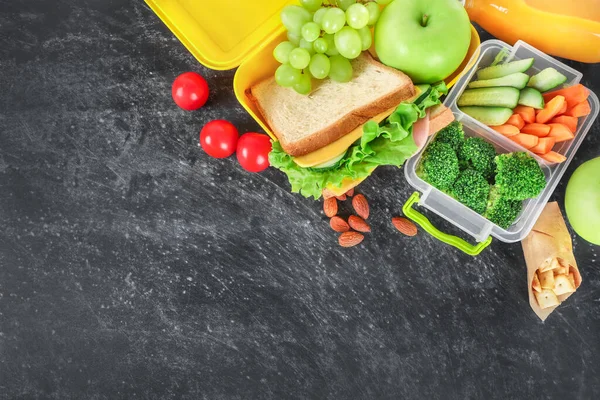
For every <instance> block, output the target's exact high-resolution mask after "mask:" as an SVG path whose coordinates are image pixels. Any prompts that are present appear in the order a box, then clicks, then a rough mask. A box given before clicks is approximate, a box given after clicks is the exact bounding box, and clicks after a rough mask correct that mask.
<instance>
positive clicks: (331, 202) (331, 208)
mask: <svg viewBox="0 0 600 400" xmlns="http://www.w3.org/2000/svg"><path fill="white" fill-rule="evenodd" d="M323 211H324V212H325V215H327V216H328V217H329V218H331V217H333V216H334V215H336V214H337V213H338V204H337V200H336V199H335V197H331V198H329V199H325V201H324V202H323Z"/></svg>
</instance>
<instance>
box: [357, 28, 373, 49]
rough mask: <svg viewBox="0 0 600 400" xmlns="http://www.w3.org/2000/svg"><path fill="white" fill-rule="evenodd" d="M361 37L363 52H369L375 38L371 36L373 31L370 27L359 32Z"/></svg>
mask: <svg viewBox="0 0 600 400" xmlns="http://www.w3.org/2000/svg"><path fill="white" fill-rule="evenodd" d="M358 34H359V36H360V42H361V43H362V50H363V51H365V50H368V49H369V48H370V47H371V45H372V44H373V36H372V35H371V29H369V27H368V26H364V27H362V28H360V29H359V30H358Z"/></svg>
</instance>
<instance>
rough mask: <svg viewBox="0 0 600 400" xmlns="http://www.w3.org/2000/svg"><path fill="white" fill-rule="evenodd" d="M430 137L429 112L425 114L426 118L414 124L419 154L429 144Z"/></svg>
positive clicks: (414, 134) (414, 135) (414, 138)
mask: <svg viewBox="0 0 600 400" xmlns="http://www.w3.org/2000/svg"><path fill="white" fill-rule="evenodd" d="M428 137H429V110H427V112H426V114H425V118H421V119H419V120H418V121H417V122H415V123H414V124H413V140H414V141H415V144H416V145H417V153H418V152H419V151H420V150H421V149H422V148H423V146H425V143H427V138H428Z"/></svg>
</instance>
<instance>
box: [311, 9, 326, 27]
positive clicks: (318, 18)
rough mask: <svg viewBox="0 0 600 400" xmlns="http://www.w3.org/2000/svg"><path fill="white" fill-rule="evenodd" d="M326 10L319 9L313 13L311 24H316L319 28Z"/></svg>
mask: <svg viewBox="0 0 600 400" xmlns="http://www.w3.org/2000/svg"><path fill="white" fill-rule="evenodd" d="M327 10H328V8H326V7H321V8H319V9H318V10H317V11H316V12H315V15H313V22H314V23H316V24H319V26H321V25H322V24H323V16H324V15H325V13H326V12H327Z"/></svg>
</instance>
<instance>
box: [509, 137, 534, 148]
mask: <svg viewBox="0 0 600 400" xmlns="http://www.w3.org/2000/svg"><path fill="white" fill-rule="evenodd" d="M509 139H510V140H512V141H513V142H515V143H518V144H520V145H521V146H523V147H525V148H526V149H531V148H532V147H535V146H537V144H538V141H539V140H540V138H539V137H537V136H534V135H528V134H526V133H519V134H518V135H515V136H511V137H509Z"/></svg>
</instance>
